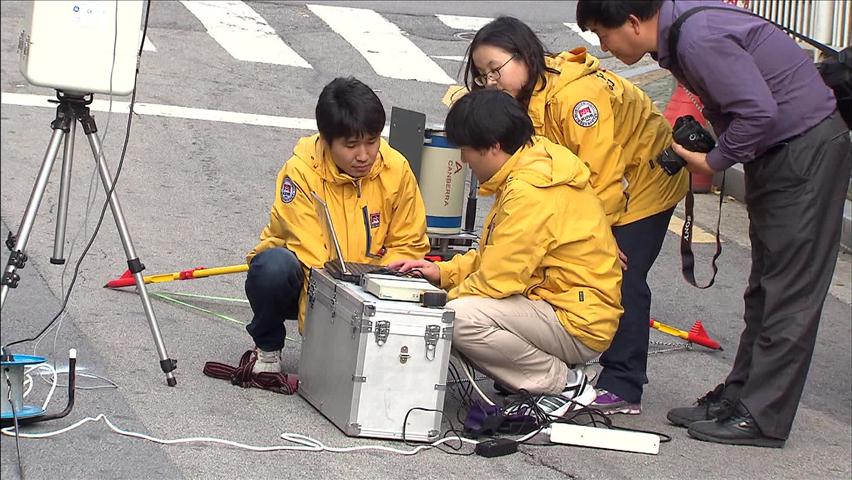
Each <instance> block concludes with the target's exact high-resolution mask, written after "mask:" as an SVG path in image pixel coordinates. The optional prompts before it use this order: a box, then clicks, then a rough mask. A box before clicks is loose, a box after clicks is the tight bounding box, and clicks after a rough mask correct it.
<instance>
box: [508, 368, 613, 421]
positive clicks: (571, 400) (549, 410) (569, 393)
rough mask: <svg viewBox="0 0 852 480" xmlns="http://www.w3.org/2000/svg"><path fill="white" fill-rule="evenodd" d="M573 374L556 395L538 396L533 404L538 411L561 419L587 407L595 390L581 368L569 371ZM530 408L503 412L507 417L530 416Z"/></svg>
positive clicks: (525, 406)
mask: <svg viewBox="0 0 852 480" xmlns="http://www.w3.org/2000/svg"><path fill="white" fill-rule="evenodd" d="M571 371H572V372H574V373H573V375H572V377H573V379H574V380H573V381H570V382H568V383H567V384H566V385H565V389H564V390H562V393H560V394H558V395H540V396H539V397H538V399H537V400H536V402H535V404H536V406H537V407H538V409H539V410H541V412H542V413H544V414H545V415H548V416H551V417H561V416H563V415H565V414H566V413H568V412H571V411H573V410H579V409H581V408H583V407H587V406H589V405H590V404H591V403H592V402H594V401H595V398H597V394H596V393H595V388H594V387H592V385H591V383H589V378H588V377H587V376H586V374H585V373H584V372H583V369H582V368H576V369H572V370H571ZM530 410H531V408H530V405H529V404H521V405H517V406H515V407H514V408H512V407H510V408H508V409H506V410H505V411H504V413H505V414H507V415H512V414H519V413H520V414H526V415H530V414H532V412H530Z"/></svg>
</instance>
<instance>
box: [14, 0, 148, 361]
mask: <svg viewBox="0 0 852 480" xmlns="http://www.w3.org/2000/svg"><path fill="white" fill-rule="evenodd" d="M150 11H151V1H150V0H148V1H147V2H146V7H145V22H144V27H143V28H142V43H141V44H140V46H139V53H138V55H137V59H141V57H142V49H143V46H144V44H145V35H146V34H147V32H148V16H149V14H150ZM117 15H118V8H116V16H117ZM116 35H117V33H116ZM138 77H139V62H138V61H137V63H136V74H135V75H134V80H133V84H134V88H133V92H132V94H131V97H130V109H129V112H128V113H127V127H126V130H125V135H124V145H123V146H122V148H121V157H120V159H119V161H118V167H117V168H116V172H115V177H114V178H113V179H112V187H111V188H110V189H109V191H108V192H107V195H106V199H105V200H104V204H103V207H102V208H101V214H100V216H99V217H98V223H97V225H95V230H94V232H92V236H91V237H90V238H89V242H88V243H87V244H86V248H84V249H83V253H82V254H80V258H79V259H78V260H77V263H76V264H75V265H74V275H73V276H72V277H71V283H70V284H69V285H68V291H67V292H66V293H65V298H64V299H63V301H62V307H60V309H59V312H57V313H56V315H55V316H54V317H53V319H52V320H51V321H50V322H49V323H48V324H47V325H46V326H45V327H44V328H43V329H42V330H41V332H39V334H38V335H36V336H35V337H33V338H25V339H23V340H16V341H14V342H11V343H7V344H5V345H4V346H3V347H4V348H7V347H11V346H12V345H17V344H20V343H26V342H32V341H35V340H37V339H39V338H40V337H41V336H42V335H44V333H45V332H46V331H47V330H49V329H50V327H51V326H52V325H53V324H54V323H56V320H57V319H58V318H59V317H60V315H62V313H63V312H64V311H65V307H66V306H67V305H68V300H69V299H70V298H71V291H72V290H73V289H74V285H75V284H76V282H77V275H78V274H79V272H80V265H81V264H82V263H83V259H85V258H86V255H87V254H88V253H89V249H90V248H91V247H92V244H94V243H95V239H96V238H97V236H98V233H99V232H100V229H101V224H102V223H103V220H104V215H106V209H107V207H108V206H109V199H110V198H112V194H113V192H114V191H115V187H116V186H117V185H118V179H119V177H120V175H121V170H122V167H123V166H124V157H125V155H126V153H127V144H128V142H129V141H130V125H131V122H132V120H133V106H134V105H135V104H136V87H135V85H136V81H137V79H138ZM102 154H103V148H102V149H101V155H102Z"/></svg>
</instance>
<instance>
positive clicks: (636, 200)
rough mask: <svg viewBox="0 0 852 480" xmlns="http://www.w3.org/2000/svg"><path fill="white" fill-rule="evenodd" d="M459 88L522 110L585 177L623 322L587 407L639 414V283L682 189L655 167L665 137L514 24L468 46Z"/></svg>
mask: <svg viewBox="0 0 852 480" xmlns="http://www.w3.org/2000/svg"><path fill="white" fill-rule="evenodd" d="M464 80H465V84H466V86H467V87H468V89H470V90H477V89H496V90H502V91H504V92H506V93H508V94H510V95H511V96H513V97H514V98H515V99H517V100H518V101H519V102H521V103H522V104H523V105H524V106H526V107H527V112H528V114H529V116H530V119H531V120H532V122H533V126H534V128H535V133H536V135H542V136H544V137H546V138H548V139H549V140H551V141H553V142H556V143H558V144H560V145H563V146H565V147H567V148H569V149H570V150H571V151H572V152H574V153H575V154H576V155H577V156H578V157H579V158H580V160H582V161H583V162H584V163H585V164H586V165H587V166H588V167H589V170H590V171H591V179H590V182H591V185H592V188H593V189H594V191H595V193H596V194H597V196H598V198H599V199H600V200H601V202H602V203H603V207H604V211H605V213H606V215H607V219H608V220H609V223H610V225H611V227H612V231H613V234H614V235H615V238H616V241H617V242H618V247H619V257H620V258H621V260H622V262H623V268H624V269H625V271H624V280H623V283H622V305H623V307H624V315H623V316H622V318H621V321H620V325H619V327H618V331H617V333H616V335H615V338H614V339H613V342H612V345H611V346H610V347H609V349H608V350H607V351H606V352H604V353H603V355H602V356H601V365H602V367H603V370H602V371H601V373H600V375H599V377H598V380H597V388H598V395H597V399H596V400H595V403H594V404H593V406H594V407H596V408H599V409H601V410H603V411H605V412H607V413H628V414H639V413H641V398H642V389H643V385H644V384H646V383H648V379H647V376H646V365H647V354H648V335H649V334H648V328H649V327H648V324H649V317H650V307H651V291H650V288H649V287H648V282H647V275H648V271H649V270H650V269H651V266H652V265H653V264H654V261H655V260H656V258H657V255H658V254H659V252H660V249H661V248H662V243H663V239H664V238H665V234H666V230H667V228H668V224H669V220H670V219H671V215H672V212H673V211H674V208H675V206H676V205H677V203H678V202H679V201H680V200H681V199H682V198H683V197H684V196H685V195H686V192H687V189H688V188H689V177H688V173H687V172H685V171H684V170H682V171H681V172H679V173H678V174H676V175H674V176H668V175H666V173H665V172H663V170H662V169H661V168H660V167H659V166H658V165H657V164H656V161H655V160H656V158H657V157H658V156H659V155H660V153H661V152H662V151H663V150H664V149H665V148H666V147H668V146H669V145H670V144H671V143H672V136H671V128H670V126H669V125H668V123H667V122H666V120H665V118H663V116H662V115H661V114H660V112H659V111H658V110H657V109H656V108H655V107H654V105H653V102H652V101H651V99H650V98H649V97H648V96H647V95H646V94H645V93H644V92H643V91H642V90H640V89H639V88H637V87H636V86H635V85H633V84H632V83H630V82H629V81H627V80H625V79H624V78H621V77H620V76H618V75H616V74H614V73H613V72H609V71H606V70H604V69H602V68H601V67H600V61H599V60H598V59H597V58H595V57H594V56H592V55H589V54H588V53H587V52H586V50H585V49H584V48H577V49H574V50H571V51H568V52H562V53H560V54H550V53H547V52H545V50H544V46H543V45H542V42H541V41H540V40H539V39H538V37H537V36H536V35H535V33H533V31H532V30H531V29H530V28H529V27H528V26H527V25H526V24H524V23H523V22H521V21H520V20H517V19H515V18H512V17H500V18H497V19H496V20H494V21H492V22H490V23H489V24H487V25H485V26H484V27H483V28H482V29H480V30H479V31H478V32H477V33H476V35H475V36H474V38H473V41H472V42H471V45H470V47H469V49H468V53H467V65H466V68H465V77H464Z"/></svg>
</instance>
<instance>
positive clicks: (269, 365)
mask: <svg viewBox="0 0 852 480" xmlns="http://www.w3.org/2000/svg"><path fill="white" fill-rule="evenodd" d="M256 350H257V361H256V362H255V363H254V366H253V367H252V368H251V373H255V374H257V373H267V372H269V373H281V372H282V371H283V368H282V367H283V366H282V365H281V350H277V351H273V352H265V351H263V350H261V349H259V348H257V349H256Z"/></svg>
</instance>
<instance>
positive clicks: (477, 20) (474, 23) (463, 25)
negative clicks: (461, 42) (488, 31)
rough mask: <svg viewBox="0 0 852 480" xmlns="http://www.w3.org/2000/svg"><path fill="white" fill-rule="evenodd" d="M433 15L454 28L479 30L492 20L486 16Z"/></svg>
mask: <svg viewBox="0 0 852 480" xmlns="http://www.w3.org/2000/svg"><path fill="white" fill-rule="evenodd" d="M435 16H436V17H438V20H440V21H441V23H443V24H444V25H446V26H448V27H450V28H454V29H456V30H479V29H480V28H482V27H484V26H485V24H487V23H488V22H490V21H491V20H494V19H493V18H487V17H463V16H459V15H441V14H435Z"/></svg>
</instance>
